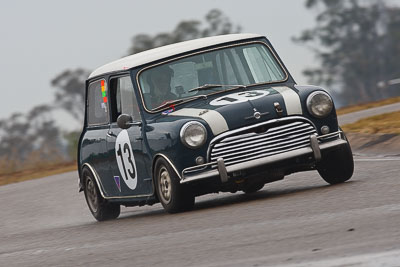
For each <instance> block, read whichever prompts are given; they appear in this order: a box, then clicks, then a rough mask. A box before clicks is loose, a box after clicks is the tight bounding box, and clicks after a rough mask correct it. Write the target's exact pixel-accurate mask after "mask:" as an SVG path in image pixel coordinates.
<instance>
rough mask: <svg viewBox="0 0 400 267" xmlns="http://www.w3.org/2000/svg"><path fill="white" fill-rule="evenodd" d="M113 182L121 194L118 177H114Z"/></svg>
mask: <svg viewBox="0 0 400 267" xmlns="http://www.w3.org/2000/svg"><path fill="white" fill-rule="evenodd" d="M114 181H115V184H116V185H117V187H118V190H119V192H121V180H120V179H119V176H114Z"/></svg>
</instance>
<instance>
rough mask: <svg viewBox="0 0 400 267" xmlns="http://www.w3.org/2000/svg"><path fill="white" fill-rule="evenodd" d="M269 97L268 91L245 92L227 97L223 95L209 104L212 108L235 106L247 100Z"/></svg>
mask: <svg viewBox="0 0 400 267" xmlns="http://www.w3.org/2000/svg"><path fill="white" fill-rule="evenodd" d="M266 95H269V91H261V90H253V91H246V92H239V93H233V94H229V95H224V96H221V97H218V98H216V99H214V100H213V101H211V102H210V105H213V106H224V105H230V104H237V103H242V102H246V101H249V100H254V99H257V98H260V97H263V96H266Z"/></svg>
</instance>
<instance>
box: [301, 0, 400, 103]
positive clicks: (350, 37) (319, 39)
mask: <svg viewBox="0 0 400 267" xmlns="http://www.w3.org/2000/svg"><path fill="white" fill-rule="evenodd" d="M306 7H307V8H309V9H312V10H316V11H317V12H318V15H317V17H316V22H317V25H316V26H315V27H314V28H312V29H308V30H305V31H303V32H302V34H301V35H300V36H298V37H296V38H294V40H295V41H296V42H298V43H302V44H307V45H309V46H310V47H311V48H312V49H313V51H314V52H315V54H316V56H317V59H318V60H319V62H320V63H321V67H320V68H316V69H308V70H305V71H304V74H305V75H307V76H308V77H309V80H310V82H311V83H317V84H318V83H323V84H325V85H327V86H329V87H330V88H331V89H333V90H335V91H336V93H337V94H338V95H339V96H340V98H341V101H342V102H343V104H354V103H359V102H368V101H372V100H378V99H381V98H385V97H391V96H395V95H399V94H400V91H399V90H398V89H399V88H394V87H383V88H382V87H378V86H377V84H378V83H379V82H380V81H385V80H390V79H393V78H396V76H397V77H399V76H398V75H399V74H400V72H399V70H400V61H399V60H397V58H399V56H400V42H399V41H400V27H399V26H400V9H399V8H398V7H393V6H388V5H387V4H386V3H385V2H384V1H383V0H371V1H360V0H307V1H306Z"/></svg>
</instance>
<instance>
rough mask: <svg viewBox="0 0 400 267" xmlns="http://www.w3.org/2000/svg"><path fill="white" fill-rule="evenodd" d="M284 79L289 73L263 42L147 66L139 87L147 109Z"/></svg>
mask: <svg viewBox="0 0 400 267" xmlns="http://www.w3.org/2000/svg"><path fill="white" fill-rule="evenodd" d="M285 79H286V73H285V72H284V71H283V69H282V68H281V66H280V64H279V63H278V62H277V60H276V58H275V57H274V56H273V54H272V52H271V51H270V49H269V48H268V47H267V46H266V45H264V44H262V43H251V44H245V45H237V46H231V47H227V48H223V49H218V50H211V51H208V52H204V53H199V54H195V55H192V56H189V57H184V58H181V59H179V60H174V61H170V62H167V63H164V64H160V65H157V66H156V67H152V68H148V69H146V70H144V71H142V72H141V73H140V74H139V84H140V89H141V90H142V96H143V100H144V104H145V106H146V108H147V109H148V110H153V109H155V108H157V107H160V106H162V105H163V104H165V103H167V104H168V103H173V102H174V101H175V102H176V101H179V99H183V100H185V99H186V98H188V99H190V98H191V97H194V96H196V95H198V94H201V95H208V94H214V93H218V92H220V91H224V90H228V89H230V88H232V87H233V86H235V85H245V86H247V85H253V84H262V83H271V82H278V81H283V80H285ZM196 88H197V89H196Z"/></svg>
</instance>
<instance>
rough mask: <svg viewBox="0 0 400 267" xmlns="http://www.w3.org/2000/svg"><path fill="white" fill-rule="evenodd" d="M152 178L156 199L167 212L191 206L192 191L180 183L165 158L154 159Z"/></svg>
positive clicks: (192, 204) (184, 209)
mask: <svg viewBox="0 0 400 267" xmlns="http://www.w3.org/2000/svg"><path fill="white" fill-rule="evenodd" d="M154 178H155V186H156V192H157V196H158V199H159V200H160V202H161V204H162V206H163V207H164V209H165V210H166V211H167V212H169V213H176V212H181V211H186V210H190V209H192V208H193V206H194V195H193V193H192V192H191V190H190V188H189V187H187V186H184V185H181V184H180V182H179V178H178V176H177V175H176V173H175V172H174V170H173V169H172V168H171V166H170V165H169V164H168V162H167V161H166V160H165V159H163V158H159V159H158V160H157V161H156V164H155V168H154Z"/></svg>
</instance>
